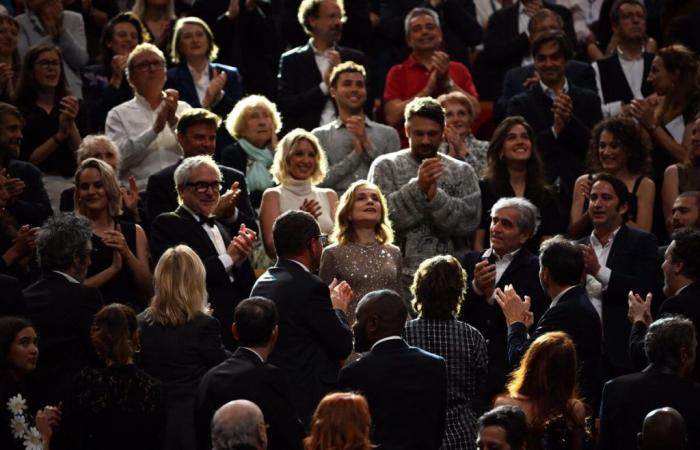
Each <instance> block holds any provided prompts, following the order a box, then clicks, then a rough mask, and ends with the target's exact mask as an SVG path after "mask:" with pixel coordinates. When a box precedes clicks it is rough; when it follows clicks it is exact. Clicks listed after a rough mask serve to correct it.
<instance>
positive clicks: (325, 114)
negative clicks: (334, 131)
mask: <svg viewBox="0 0 700 450" xmlns="http://www.w3.org/2000/svg"><path fill="white" fill-rule="evenodd" d="M309 46H310V47H311V49H312V50H313V51H314V59H315V60H316V67H317V68H318V71H319V72H321V84H319V85H318V87H319V88H321V91H322V92H323V93H324V94H325V95H326V96H327V97H326V104H325V105H323V111H321V122H319V124H318V125H319V126H322V125H325V124H327V123H330V122H333V120H334V119H335V117H336V115H337V114H336V112H335V105H334V104H333V100H332V99H331V98H330V97H329V96H328V94H329V93H330V88H329V86H328V85H327V84H326V81H325V80H324V79H323V76H324V75H325V74H326V71H327V70H328V68H329V67H330V65H331V62H330V61H329V60H328V52H331V51H334V50H335V49H334V48H333V47H329V48H327V49H326V50H324V51H321V50H318V49H317V48H316V47H314V43H313V40H309Z"/></svg>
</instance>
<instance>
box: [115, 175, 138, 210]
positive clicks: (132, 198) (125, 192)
mask: <svg viewBox="0 0 700 450" xmlns="http://www.w3.org/2000/svg"><path fill="white" fill-rule="evenodd" d="M119 190H120V191H121V193H122V201H123V202H124V207H125V208H126V209H128V210H129V211H131V213H132V214H133V215H137V214H138V210H139V187H138V185H137V184H136V177H135V176H133V175H132V176H130V177H129V188H128V189H127V188H125V187H124V186H121V187H120V188H119Z"/></svg>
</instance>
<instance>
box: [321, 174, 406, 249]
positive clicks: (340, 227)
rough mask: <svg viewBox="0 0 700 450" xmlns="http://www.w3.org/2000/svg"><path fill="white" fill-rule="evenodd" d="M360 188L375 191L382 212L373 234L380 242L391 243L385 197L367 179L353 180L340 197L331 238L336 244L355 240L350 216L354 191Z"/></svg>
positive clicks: (392, 237) (353, 201) (391, 230)
mask: <svg viewBox="0 0 700 450" xmlns="http://www.w3.org/2000/svg"><path fill="white" fill-rule="evenodd" d="M361 188H370V189H372V190H374V192H376V193H377V195H378V197H379V204H380V205H381V207H382V214H381V217H380V219H379V222H378V223H377V224H376V225H375V226H374V235H375V237H376V239H377V240H378V241H379V242H381V243H382V244H385V245H389V244H391V243H392V242H394V230H393V229H392V227H391V220H389V213H388V209H387V204H386V198H385V197H384V194H382V191H381V190H380V189H379V186H377V185H376V184H374V183H370V182H369V181H367V180H357V181H355V182H354V183H352V184H351V185H350V186H349V187H348V188H347V190H346V191H345V193H343V195H342V196H341V197H340V201H339V202H338V208H337V210H336V213H335V226H334V227H333V233H332V234H331V240H332V241H333V242H337V243H338V244H348V243H350V242H353V241H355V238H356V237H355V229H354V226H353V224H352V221H351V220H350V216H351V215H352V209H353V207H354V205H355V201H356V200H357V196H356V195H355V193H356V192H357V191H358V190H359V189H361Z"/></svg>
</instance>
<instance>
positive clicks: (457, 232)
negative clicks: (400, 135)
mask: <svg viewBox="0 0 700 450" xmlns="http://www.w3.org/2000/svg"><path fill="white" fill-rule="evenodd" d="M405 118H406V120H405V123H406V135H407V136H408V140H409V145H410V148H407V149H404V150H400V151H398V152H394V153H390V154H388V155H382V156H380V157H378V158H377V159H375V160H374V162H373V163H372V166H371V167H370V169H369V175H368V179H369V181H370V182H372V183H374V184H376V185H377V186H379V187H380V188H381V190H382V192H383V193H384V195H386V198H387V203H388V205H389V218H390V219H391V222H392V224H393V225H394V232H395V233H396V242H397V243H398V245H399V246H400V247H401V251H402V254H403V274H402V279H403V285H404V286H403V287H404V290H405V292H404V294H405V297H406V298H410V294H409V293H408V286H410V285H411V282H412V280H413V273H414V272H415V271H416V269H417V268H418V265H419V264H420V263H421V262H422V261H423V260H424V259H426V258H429V257H432V256H435V255H441V254H453V255H454V256H460V255H461V254H463V253H464V252H465V250H466V239H467V236H469V234H470V233H471V232H472V231H474V229H476V227H477V226H478V225H479V223H480V222H479V221H480V218H481V192H480V190H479V183H478V180H477V177H476V174H475V173H474V169H472V167H471V166H470V165H469V164H467V163H465V162H463V161H459V160H457V159H455V158H453V157H451V156H448V155H446V154H442V153H440V154H438V147H440V143H441V142H442V139H443V131H444V125H445V111H444V110H443V109H442V106H440V104H439V103H438V102H437V101H435V100H434V99H432V98H430V97H421V98H416V99H414V100H413V101H411V102H410V103H409V104H408V105H406V111H405Z"/></svg>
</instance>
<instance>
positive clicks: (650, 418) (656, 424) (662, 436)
mask: <svg viewBox="0 0 700 450" xmlns="http://www.w3.org/2000/svg"><path fill="white" fill-rule="evenodd" d="M637 442H638V444H639V450H685V449H686V448H687V446H688V434H687V429H686V426H685V419H684V418H683V416H681V413H679V412H678V411H676V410H675V409H673V408H669V407H663V408H658V409H655V410H653V411H652V412H650V413H649V414H647V416H646V417H645V418H644V423H643V424H642V431H640V432H639V433H638V434H637Z"/></svg>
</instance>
